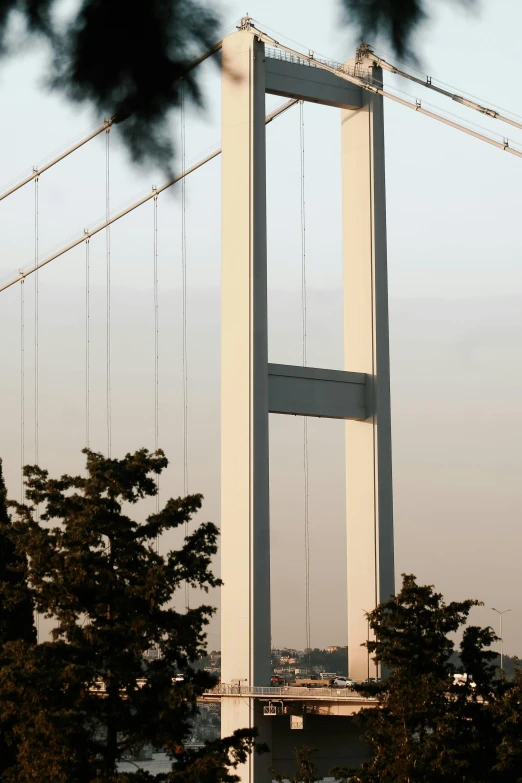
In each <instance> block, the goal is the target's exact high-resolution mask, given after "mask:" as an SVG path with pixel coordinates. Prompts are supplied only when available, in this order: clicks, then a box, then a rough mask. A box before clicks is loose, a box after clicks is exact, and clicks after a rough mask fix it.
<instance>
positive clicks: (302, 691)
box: [204, 683, 375, 701]
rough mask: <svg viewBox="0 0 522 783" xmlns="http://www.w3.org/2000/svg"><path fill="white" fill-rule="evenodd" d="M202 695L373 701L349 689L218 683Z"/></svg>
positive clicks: (370, 697)
mask: <svg viewBox="0 0 522 783" xmlns="http://www.w3.org/2000/svg"><path fill="white" fill-rule="evenodd" d="M204 695H208V696H271V697H276V696H277V697H279V698H281V697H282V698H285V697H286V698H292V697H298V698H301V699H302V698H306V699H335V700H337V699H343V700H344V699H346V701H361V699H363V700H365V701H375V699H374V697H372V696H363V695H362V694H360V693H355V691H353V690H351V688H316V687H313V686H312V687H309V688H307V687H297V686H291V685H286V686H282V687H272V686H269V687H268V686H267V687H261V686H248V685H227V684H225V683H220V684H219V685H216V687H215V688H212V689H211V690H209V691H206V692H205V694H204Z"/></svg>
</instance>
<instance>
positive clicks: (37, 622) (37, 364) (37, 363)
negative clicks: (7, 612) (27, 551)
mask: <svg viewBox="0 0 522 783" xmlns="http://www.w3.org/2000/svg"><path fill="white" fill-rule="evenodd" d="M38 179H39V178H38V175H37V176H36V177H35V178H34V265H35V266H37V264H38V255H39V251H38V240H39V237H38V229H39V203H38V202H39V198H38V196H39V192H38ZM39 304H40V303H39V291H38V269H36V271H35V275H34V462H35V465H38V464H39V432H38V425H39V422H38V418H39V392H40V389H39V386H40V377H39V376H40V357H39V351H40V345H39V342H40V335H39ZM34 515H35V519H36V520H38V519H39V516H40V510H39V508H38V506H37V505H36V506H35V509H34ZM34 614H35V625H36V642H37V643H38V642H39V641H40V615H39V613H38V612H37V611H36V610H35V612H34Z"/></svg>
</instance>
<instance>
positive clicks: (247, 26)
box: [237, 11, 254, 30]
mask: <svg viewBox="0 0 522 783" xmlns="http://www.w3.org/2000/svg"><path fill="white" fill-rule="evenodd" d="M253 27H254V22H253V19H252V17H251V16H249V14H248V11H247V12H246V15H245V16H242V17H241V21H240V22H239V24H238V26H237V29H238V30H251V29H252V28H253Z"/></svg>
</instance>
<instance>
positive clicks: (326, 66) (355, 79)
mask: <svg viewBox="0 0 522 783" xmlns="http://www.w3.org/2000/svg"><path fill="white" fill-rule="evenodd" d="M252 31H253V33H254V34H255V35H256V36H257V37H258V38H259V40H260V41H262V42H263V43H266V44H268V45H269V46H273V47H275V48H276V49H281V50H282V51H284V52H287V53H288V54H289V55H291V56H293V57H295V58H296V59H297V60H298V61H303V62H306V63H308V64H309V65H312V66H314V67H316V68H321V70H324V71H328V72H329V73H332V74H334V76H338V77H339V78H340V79H343V80H344V81H347V82H350V83H351V84H355V85H357V86H358V87H362V89H363V90H367V91H368V92H373V93H374V94H375V95H382V97H383V98H388V99H389V100H391V101H394V102H395V103H400V104H401V106H406V107H407V108H408V109H413V111H416V112H418V113H419V114H424V116H426V117H431V118H432V119H434V120H437V121H438V122H442V123H444V125H449V126H450V127H451V128H455V129H456V130H459V131H461V132H462V133H467V134H468V135H469V136H473V137H474V138H476V139H479V140H480V141H485V142H486V144H491V145H492V146H493V147H497V149H500V150H504V152H509V153H511V154H512V155H516V156H517V157H518V158H522V151H521V150H517V149H515V148H514V147H510V146H509V140H508V139H504V140H503V141H501V142H500V141H495V139H492V138H490V137H489V136H486V135H485V134H483V133H478V132H477V131H474V130H471V129H470V128H466V126H465V125H461V124H460V123H458V122H453V121H452V120H449V119H447V118H446V117H442V116H441V115H440V114H437V113H436V112H433V111H428V110H427V109H424V108H422V106H421V102H420V101H418V100H416V101H415V103H413V102H412V101H408V100H405V99H404V98H399V97H398V96H397V95H393V93H391V92H388V91H387V90H384V89H383V88H382V86H381V85H379V84H373V83H372V82H371V81H368V80H367V79H365V78H364V77H363V76H360V75H358V73H357V70H356V69H355V68H350V66H347V65H343V64H334V65H332V64H330V63H327V62H323V61H322V60H318V59H316V58H315V57H314V55H313V54H312V53H311V54H303V53H302V52H299V51H297V50H296V49H292V48H291V47H289V46H285V45H284V44H281V43H279V41H276V40H275V39H274V38H271V37H270V36H269V35H267V34H266V33H264V32H262V31H261V30H258V29H257V28H255V27H254V26H253V25H252Z"/></svg>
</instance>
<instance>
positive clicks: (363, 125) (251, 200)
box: [221, 19, 393, 783]
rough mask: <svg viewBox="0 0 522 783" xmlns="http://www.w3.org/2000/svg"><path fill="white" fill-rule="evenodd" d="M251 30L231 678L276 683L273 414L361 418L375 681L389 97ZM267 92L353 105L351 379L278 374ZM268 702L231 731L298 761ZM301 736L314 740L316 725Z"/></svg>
mask: <svg viewBox="0 0 522 783" xmlns="http://www.w3.org/2000/svg"><path fill="white" fill-rule="evenodd" d="M244 22H245V24H244V25H243V26H242V29H241V30H239V31H238V32H237V33H233V34H231V35H230V36H228V37H227V38H225V39H224V41H223V47H222V55H223V75H222V313H221V329H222V338H221V341H222V342H221V344H222V357H221V367H222V378H221V565H222V577H223V581H224V586H223V588H222V591H221V597H222V603H221V660H222V673H221V676H222V682H223V684H225V685H227V686H242V687H243V688H247V689H249V688H254V687H255V688H258V687H260V686H261V687H263V686H267V685H269V682H270V646H271V633H270V524H269V516H270V515H269V470H268V467H269V466H268V461H269V443H268V415H269V412H272V413H277V414H283V415H305V416H318V417H329V418H338V419H339V418H340V419H345V420H346V421H347V425H346V441H347V443H346V460H347V530H348V587H349V591H348V628H349V639H348V645H349V668H350V674H351V676H352V677H355V678H356V679H364V678H365V677H366V676H367V675H368V658H367V654H366V651H365V650H364V648H362V647H361V645H362V644H363V643H364V641H365V640H366V638H367V624H366V619H365V617H364V610H371V609H373V608H374V607H375V605H376V604H377V603H378V602H379V601H381V600H384V599H386V598H387V597H388V596H389V594H390V593H392V592H393V514H392V483H391V435H390V390H389V350H388V292H387V271H386V220H385V193H384V130H383V116H382V114H383V112H382V99H381V98H379V97H377V96H374V95H369V94H368V93H366V92H365V91H364V90H363V89H362V88H361V87H360V86H359V85H354V84H352V83H349V82H347V81H346V80H344V79H342V78H341V77H340V76H338V75H337V74H335V73H331V72H326V71H324V70H321V68H320V67H319V66H318V67H309V65H307V64H305V63H302V62H299V61H298V58H296V59H292V58H290V59H288V60H285V59H284V58H280V57H274V56H273V52H272V53H270V50H269V49H267V51H266V52H265V47H264V45H263V44H262V43H261V42H260V41H259V38H258V37H257V36H256V32H255V30H253V29H252V28H251V26H250V24H249V20H248V19H246V20H244ZM296 60H297V61H296ZM314 64H315V63H314ZM363 67H369V64H368V63H367V64H363ZM373 76H374V78H378V76H379V72H378V71H377V69H373ZM265 92H267V93H271V94H274V95H282V96H287V97H295V98H297V99H299V100H309V101H313V102H314V103H322V104H324V105H326V106H337V107H341V110H342V155H343V231H344V270H345V370H344V371H342V370H337V371H333V370H324V369H320V368H311V367H306V368H304V367H293V366H288V365H273V364H269V363H268V350H267V342H268V338H267V263H266V261H267V259H266V170H265V167H266V145H265ZM373 673H374V672H373V671H370V675H371V674H373ZM232 693H234V694H235V689H232ZM266 696H268V697H269V698H270V696H271V694H259V692H257V691H256V692H255V693H253V692H250V693H249V692H247V691H245V692H243V693H242V694H241V693H238V695H237V697H236V696H235V695H231V694H230V692H228V693H227V695H226V696H223V698H222V700H221V731H222V735H223V736H227V735H230V734H232V733H233V732H234V731H235V730H236V729H239V728H249V727H256V728H257V729H258V732H259V734H258V737H259V741H261V742H265V743H267V744H268V745H269V746H272V744H273V746H274V747H275V748H276V750H275V751H274V754H276V755H274V760H277V758H279V760H281V757H282V756H284V757H285V758H286V760H287V761H288V759H290V758H291V757H292V748H293V747H294V745H293V744H292V743H293V740H291V739H290V737H288V736H286V734H285V732H284V731H283V729H282V724H281V721H274V718H273V717H268V716H265V715H264V711H263V700H262V698H264V699H265V701H266ZM281 708H282V703H281ZM293 709H294V710H295V709H299V705H298V706H297V707H295V706H294V708H293ZM301 709H302V710H303V712H304V711H305V708H304V707H303V706H302V705H301ZM280 717H281V718H282V717H283V715H280ZM284 717H285V718H288V717H289V715H288V714H285V715H284ZM346 719H347V720H349V718H346ZM321 720H322V718H321ZM324 720H325V721H327V720H332V718H331V717H328V716H326V715H325V716H324ZM300 725H301V726H305V728H303V731H304V732H305V733H306V721H305V722H301V723H300ZM312 725H315V726H316V728H314V729H313V732H312V733H313V736H310V737H309V738H308V739H309V742H308V744H309V745H311V746H313V747H315V746H316V744H317V743H320V742H323V740H324V743H323V745H324V747H323V750H324V752H325V754H328V756H329V757H330V756H331V758H332V759H338V758H341V757H342V748H341V747H340V746H339V747H337V745H336V746H335V747H334V745H335V743H333V744H332V743H330V744H328V742H327V738H328V732H327V731H324V732H323V731H322V730H321V731H319V728H318V724H317V725H316V724H310V726H312ZM277 727H279V728H277ZM310 731H311V729H310ZM291 734H292V732H290V736H291ZM285 737H286V739H285ZM321 737H323V740H321V739H320V738H321ZM272 740H273V742H272ZM338 744H339V743H338ZM277 753H279V757H278V756H277ZM271 762H272V754H271V753H269V754H265V755H262V756H258V755H256V754H252V755H251V756H250V758H249V759H248V761H247V762H246V763H245V764H244V765H243V766H242V767H241V768H240V769H238V771H237V772H238V775H239V776H240V780H241V782H242V783H269V781H270V779H271V778H270V774H269V772H268V768H269V766H270V765H271Z"/></svg>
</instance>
